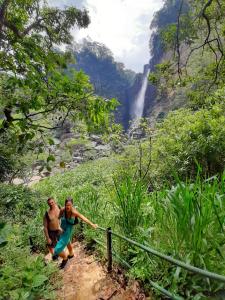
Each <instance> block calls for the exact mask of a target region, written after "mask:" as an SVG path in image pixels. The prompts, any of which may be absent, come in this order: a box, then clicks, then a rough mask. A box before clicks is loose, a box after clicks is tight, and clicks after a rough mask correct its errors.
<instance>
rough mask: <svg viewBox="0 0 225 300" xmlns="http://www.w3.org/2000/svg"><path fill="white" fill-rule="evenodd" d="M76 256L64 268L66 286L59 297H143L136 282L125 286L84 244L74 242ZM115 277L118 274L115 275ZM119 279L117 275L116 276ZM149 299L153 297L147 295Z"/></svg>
mask: <svg viewBox="0 0 225 300" xmlns="http://www.w3.org/2000/svg"><path fill="white" fill-rule="evenodd" d="M74 252H75V255H74V258H72V259H70V260H69V262H68V264H67V265H66V267H65V269H64V270H62V271H60V272H62V277H63V287H62V288H61V290H59V291H58V298H57V300H144V299H147V298H146V297H145V295H144V294H143V293H141V291H140V288H139V285H138V283H137V282H133V283H132V284H130V285H129V286H127V287H123V286H124V284H123V283H122V282H120V283H119V280H116V279H113V278H112V276H110V275H108V274H107V273H106V270H105V269H104V268H105V267H103V266H102V265H101V264H100V262H98V261H97V258H96V257H94V256H93V255H88V254H87V253H86V252H85V250H84V246H83V245H82V244H81V243H79V242H76V243H74ZM113 277H116V276H115V275H114V276H113ZM117 279H118V278H117ZM148 299H150V298H148Z"/></svg>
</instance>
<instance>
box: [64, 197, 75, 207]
mask: <svg viewBox="0 0 225 300" xmlns="http://www.w3.org/2000/svg"><path fill="white" fill-rule="evenodd" d="M68 202H70V203H72V204H73V199H72V198H71V197H68V198H66V200H65V205H66V204H67V203H68Z"/></svg>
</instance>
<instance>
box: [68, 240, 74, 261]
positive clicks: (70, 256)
mask: <svg viewBox="0 0 225 300" xmlns="http://www.w3.org/2000/svg"><path fill="white" fill-rule="evenodd" d="M67 249H68V251H69V256H68V257H69V258H72V257H73V256H74V252H73V246H72V244H71V242H69V244H68V245H67Z"/></svg>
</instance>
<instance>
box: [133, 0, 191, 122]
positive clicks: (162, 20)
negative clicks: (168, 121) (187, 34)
mask: <svg viewBox="0 0 225 300" xmlns="http://www.w3.org/2000/svg"><path fill="white" fill-rule="evenodd" d="M179 8H180V1H179V0H166V1H165V3H164V6H163V8H162V9H161V10H160V11H158V12H157V13H156V14H155V17H154V19H153V21H152V23H151V25H150V28H151V29H152V30H154V33H153V34H152V36H151V39H150V43H149V46H150V56H151V59H150V61H149V69H150V72H154V70H155V65H157V64H159V63H161V62H163V61H164V60H167V59H169V57H170V54H171V53H168V52H167V51H166V50H165V49H164V46H163V43H162V39H161V32H162V30H163V29H165V28H166V27H167V26H168V25H170V24H176V22H177V15H178V11H179ZM187 9H188V6H187V4H186V3H184V6H183V10H184V11H186V10H187ZM143 74H144V72H143ZM143 74H140V75H138V77H136V80H135V82H134V86H133V87H132V89H131V90H132V93H133V96H132V98H131V102H133V101H134V100H135V97H136V95H137V93H138V91H139V90H140V88H141V82H142V80H141V78H142V77H143ZM170 96H171V97H168V95H165V97H158V94H157V89H156V87H155V86H153V85H152V84H150V83H149V84H148V87H147V90H146V94H145V105H144V113H143V116H144V117H150V120H151V121H153V122H154V121H155V120H156V119H161V118H163V117H164V116H165V114H166V113H167V112H168V111H169V110H171V109H173V108H174V107H173V106H174V103H173V96H172V95H170ZM131 105H132V104H130V106H131ZM178 106H179V104H178Z"/></svg>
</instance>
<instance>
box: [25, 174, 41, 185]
mask: <svg viewBox="0 0 225 300" xmlns="http://www.w3.org/2000/svg"><path fill="white" fill-rule="evenodd" d="M41 179H42V177H41V176H33V177H31V179H30V182H29V183H28V185H27V186H29V187H30V186H32V185H33V184H35V183H37V182H39V181H40V180H41Z"/></svg>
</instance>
